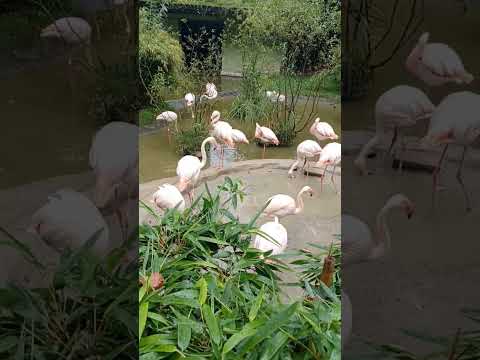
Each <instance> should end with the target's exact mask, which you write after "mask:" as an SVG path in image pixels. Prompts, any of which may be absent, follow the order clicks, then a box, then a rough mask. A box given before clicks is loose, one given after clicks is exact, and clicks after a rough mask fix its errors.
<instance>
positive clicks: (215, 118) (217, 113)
mask: <svg viewBox="0 0 480 360" xmlns="http://www.w3.org/2000/svg"><path fill="white" fill-rule="evenodd" d="M210 120H211V122H212V124H215V123H217V122H218V121H219V120H220V111H218V110H215V111H214V112H212V116H210Z"/></svg>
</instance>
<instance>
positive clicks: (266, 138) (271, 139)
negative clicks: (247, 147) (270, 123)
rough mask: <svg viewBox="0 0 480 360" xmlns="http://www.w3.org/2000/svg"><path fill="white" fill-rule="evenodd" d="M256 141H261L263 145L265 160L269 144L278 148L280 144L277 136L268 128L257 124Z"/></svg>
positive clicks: (263, 157)
mask: <svg viewBox="0 0 480 360" xmlns="http://www.w3.org/2000/svg"><path fill="white" fill-rule="evenodd" d="M255 139H258V140H260V143H261V144H263V154H262V159H265V149H266V146H267V144H274V145H276V146H278V145H279V144H280V142H279V141H278V139H277V135H275V133H274V132H273V131H272V130H270V129H269V128H268V127H266V126H260V125H258V124H255Z"/></svg>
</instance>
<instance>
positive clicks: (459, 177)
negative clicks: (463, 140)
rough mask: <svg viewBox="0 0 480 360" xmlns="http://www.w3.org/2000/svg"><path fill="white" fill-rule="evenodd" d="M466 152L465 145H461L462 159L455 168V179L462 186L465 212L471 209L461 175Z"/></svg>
mask: <svg viewBox="0 0 480 360" xmlns="http://www.w3.org/2000/svg"><path fill="white" fill-rule="evenodd" d="M466 153H467V146H464V147H463V154H462V160H461V161H460V165H459V167H458V170H457V180H458V182H459V183H460V186H461V187H462V191H463V196H464V197H465V204H466V206H467V212H469V211H471V210H472V207H471V205H470V198H469V197H468V193H467V189H466V188H465V184H464V182H463V177H462V170H463V163H464V161H465V155H466Z"/></svg>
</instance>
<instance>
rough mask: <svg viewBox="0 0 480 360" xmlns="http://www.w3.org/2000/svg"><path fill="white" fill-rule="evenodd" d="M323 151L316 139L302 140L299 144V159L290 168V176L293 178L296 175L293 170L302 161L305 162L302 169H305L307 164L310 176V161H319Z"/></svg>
mask: <svg viewBox="0 0 480 360" xmlns="http://www.w3.org/2000/svg"><path fill="white" fill-rule="evenodd" d="M321 153H322V147H321V146H320V145H319V144H318V143H317V142H316V141H313V140H305V141H302V142H301V143H300V144H298V146H297V159H296V160H295V162H294V163H293V164H292V166H291V167H290V169H289V170H288V176H289V177H291V178H293V177H294V175H293V172H294V170H295V169H296V168H297V167H298V165H299V164H300V163H303V164H302V169H305V166H306V168H307V176H308V170H309V167H310V162H311V161H314V162H317V161H318V160H319V159H320V154H321Z"/></svg>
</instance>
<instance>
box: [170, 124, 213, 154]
mask: <svg viewBox="0 0 480 360" xmlns="http://www.w3.org/2000/svg"><path fill="white" fill-rule="evenodd" d="M207 136H208V126H207V125H206V123H205V122H204V121H197V122H194V123H193V124H192V126H191V127H190V128H188V129H179V130H178V132H176V133H175V141H176V147H177V153H178V154H179V155H180V156H183V155H195V154H196V153H198V152H199V151H200V145H201V144H202V141H203V140H204V139H205V138H206V137H207Z"/></svg>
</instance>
